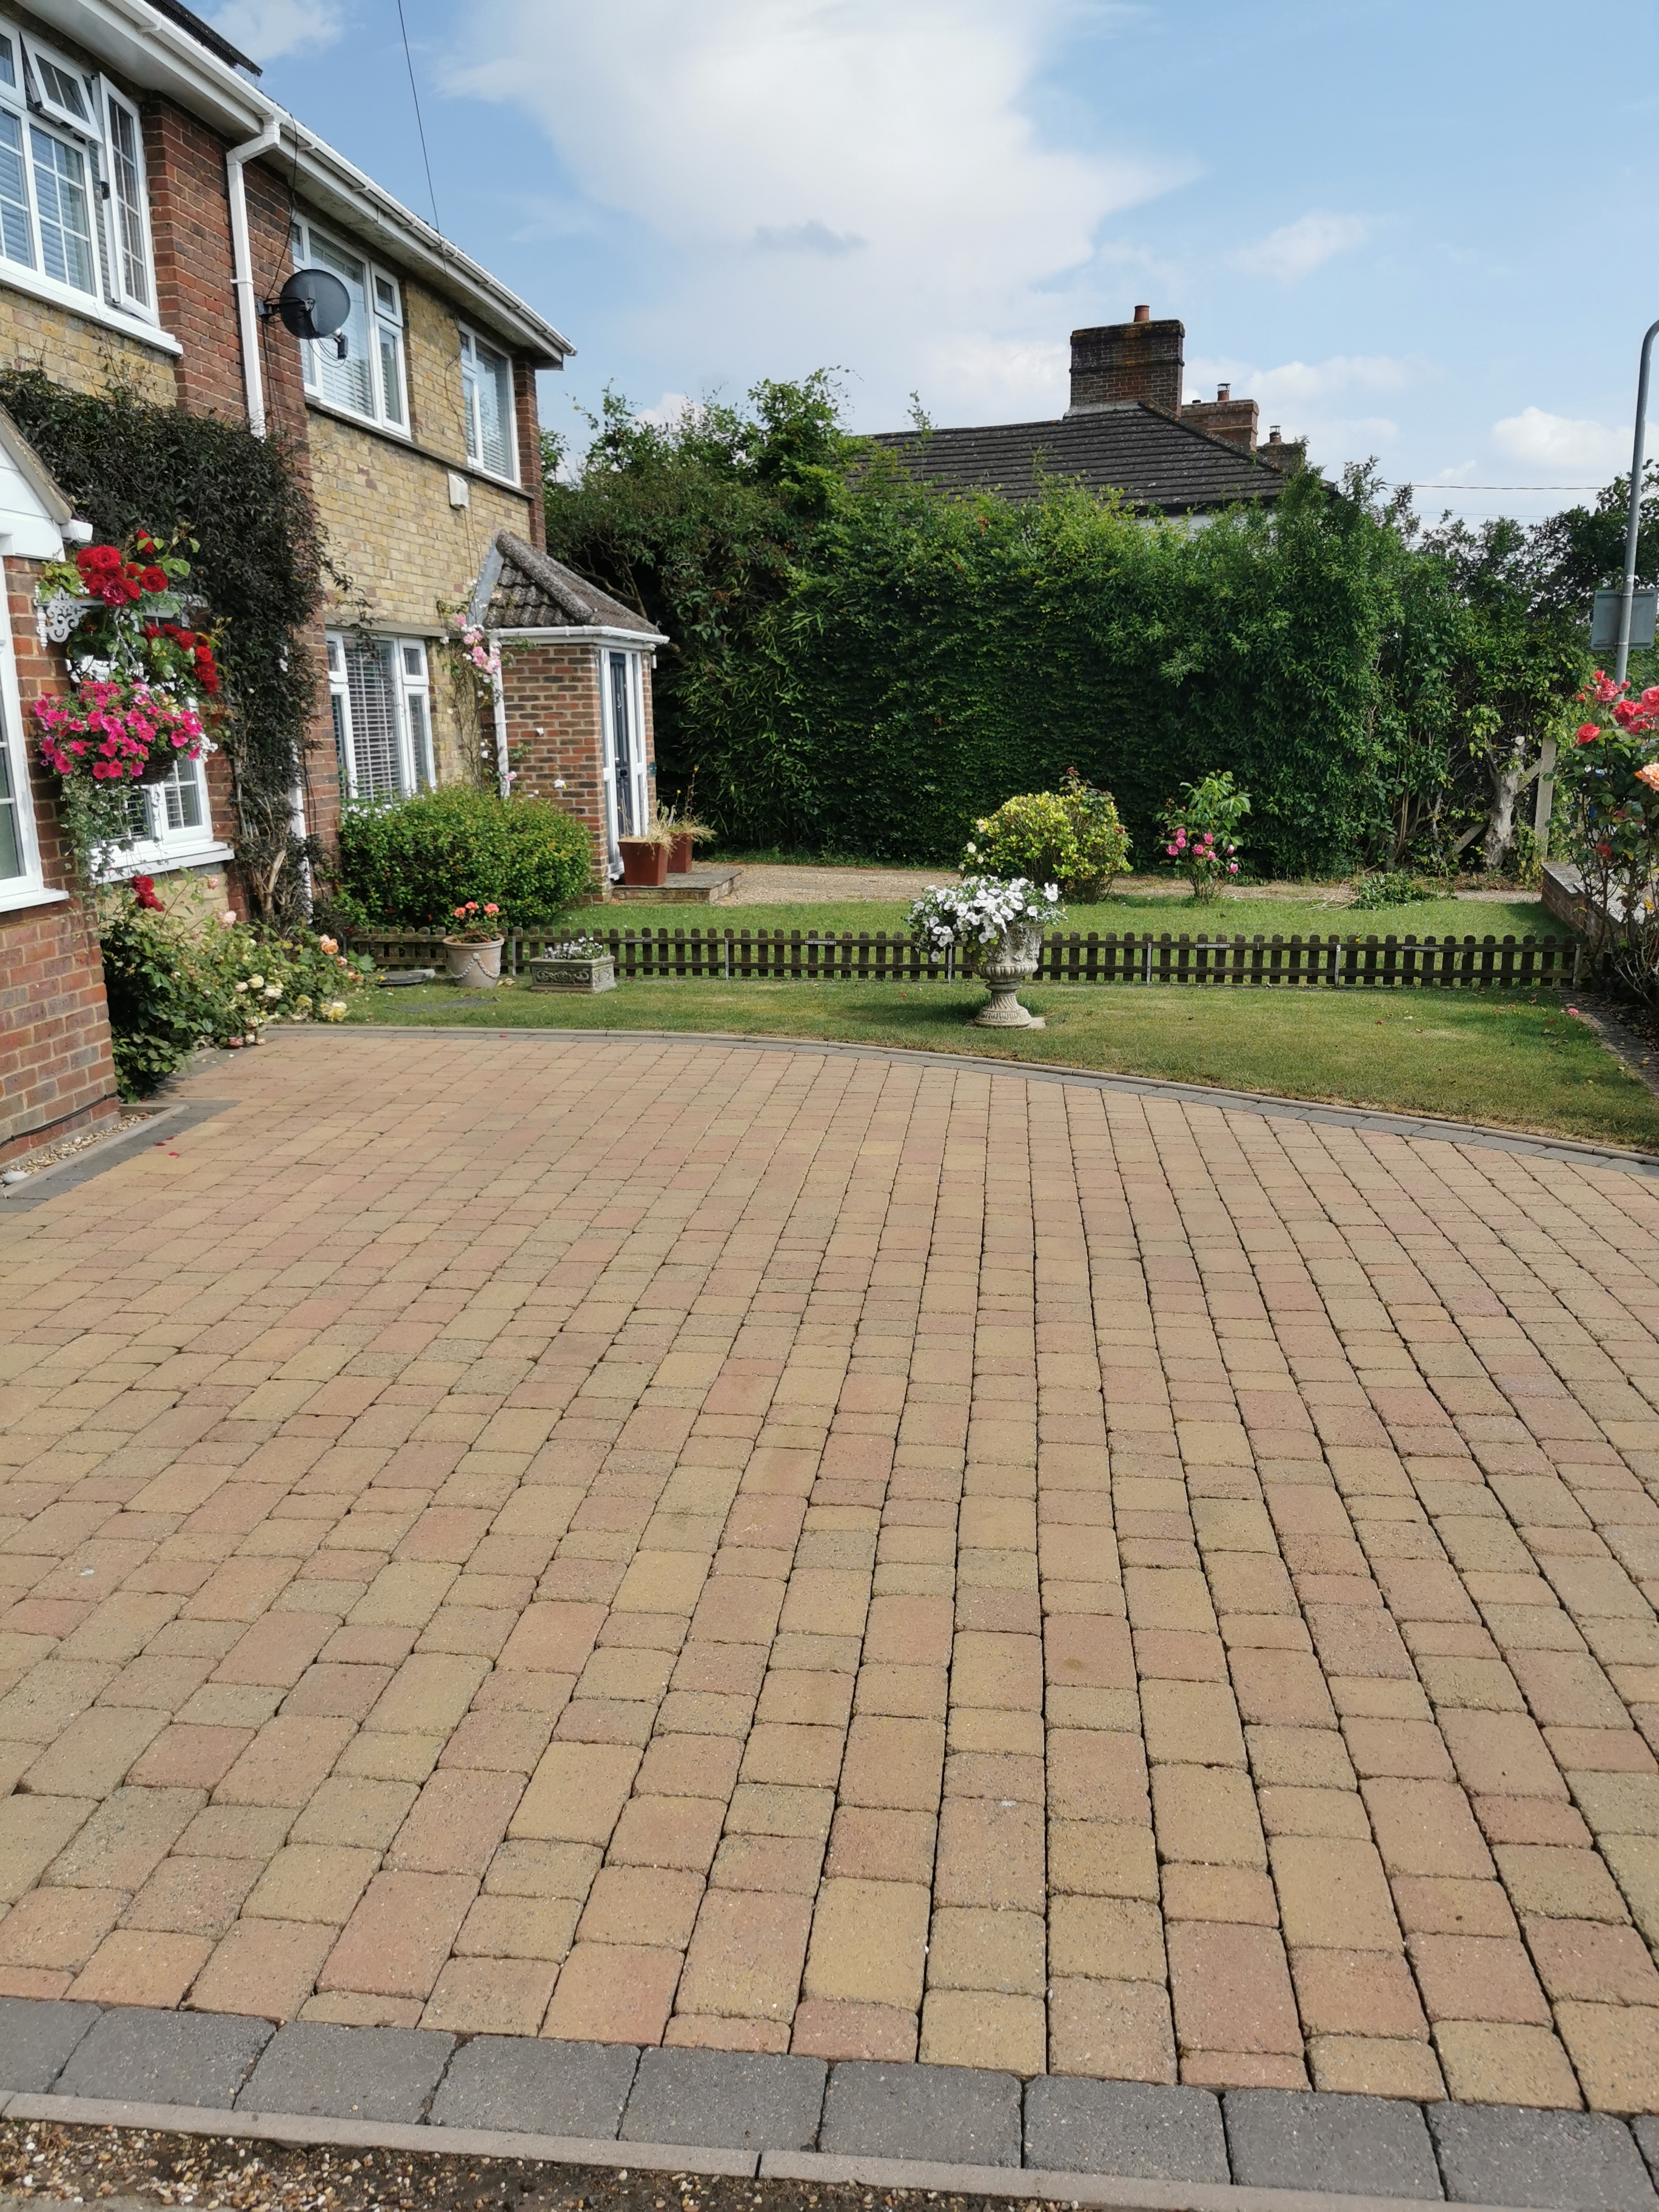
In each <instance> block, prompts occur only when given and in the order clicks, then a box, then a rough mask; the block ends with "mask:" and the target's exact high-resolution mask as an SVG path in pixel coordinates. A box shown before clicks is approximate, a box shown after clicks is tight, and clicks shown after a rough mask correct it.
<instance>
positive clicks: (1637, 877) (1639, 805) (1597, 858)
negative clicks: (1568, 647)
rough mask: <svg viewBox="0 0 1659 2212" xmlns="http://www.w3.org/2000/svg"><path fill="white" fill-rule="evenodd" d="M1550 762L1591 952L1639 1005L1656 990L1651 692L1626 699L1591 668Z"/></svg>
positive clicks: (1658, 930)
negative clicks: (1562, 745)
mask: <svg viewBox="0 0 1659 2212" xmlns="http://www.w3.org/2000/svg"><path fill="white" fill-rule="evenodd" d="M1578 703H1579V704H1580V705H1581V706H1587V707H1589V708H1590V709H1591V718H1590V719H1589V720H1585V721H1583V722H1581V723H1580V724H1579V725H1578V727H1577V731H1576V732H1574V738H1575V742H1574V743H1573V744H1571V745H1569V746H1568V747H1567V748H1566V749H1565V751H1564V752H1563V753H1562V755H1561V757H1560V759H1559V761H1558V763H1557V764H1556V770H1555V778H1556V783H1555V787H1556V799H1557V804H1558V805H1559V807H1560V808H1561V810H1562V813H1563V815H1564V817H1565V838H1564V841H1563V842H1564V844H1565V849H1566V851H1567V852H1568V854H1570V855H1571V858H1572V859H1573V860H1575V861H1576V862H1577V865H1578V869H1579V872H1580V873H1581V874H1582V876H1583V879H1584V890H1585V893H1586V895H1587V896H1586V903H1587V905H1588V908H1589V921H1588V926H1587V928H1586V932H1585V934H1586V937H1587V939H1588V941H1589V948H1590V951H1592V953H1593V954H1595V956H1596V957H1599V958H1605V959H1606V960H1607V961H1608V963H1610V964H1611V966H1612V968H1613V972H1614V974H1615V975H1618V976H1619V977H1620V980H1621V981H1623V982H1625V983H1626V984H1627V985H1628V986H1629V987H1631V988H1632V990H1635V991H1638V992H1640V993H1641V994H1642V995H1643V996H1644V998H1652V997H1654V996H1655V995H1656V988H1659V802H1656V796H1655V794H1656V793H1659V684H1651V685H1650V686H1649V687H1648V689H1647V690H1644V691H1643V692H1641V693H1640V694H1639V695H1638V696H1635V697H1632V695H1631V687H1630V685H1629V684H1617V683H1615V682H1614V681H1613V678H1612V677H1610V676H1608V675H1606V674H1605V673H1604V672H1603V671H1601V669H1599V668H1598V669H1597V670H1596V671H1595V678H1594V679H1593V680H1592V682H1591V683H1590V684H1589V687H1588V689H1587V690H1583V691H1581V692H1580V693H1579V694H1578Z"/></svg>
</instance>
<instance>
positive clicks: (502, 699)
mask: <svg viewBox="0 0 1659 2212" xmlns="http://www.w3.org/2000/svg"><path fill="white" fill-rule="evenodd" d="M490 643H491V644H492V645H494V643H495V639H494V638H493V637H492V638H491V639H490ZM489 686H490V690H492V691H493V692H494V693H495V781H496V786H497V787H498V789H499V790H500V792H501V797H502V798H503V799H511V798H512V796H513V781H512V778H511V777H510V776H509V775H508V774H507V690H506V687H505V685H504V684H502V682H501V671H500V669H499V668H498V669H497V670H496V671H495V674H494V675H493V676H492V677H491V678H490V679H489Z"/></svg>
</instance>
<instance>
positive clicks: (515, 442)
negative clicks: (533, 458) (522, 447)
mask: <svg viewBox="0 0 1659 2212" xmlns="http://www.w3.org/2000/svg"><path fill="white" fill-rule="evenodd" d="M458 327H459V331H460V352H461V417H462V420H463V422H465V426H466V457H467V459H468V460H469V461H471V464H472V465H473V466H474V468H476V469H477V471H478V472H479V474H480V475H482V476H487V477H495V480H496V481H497V483H510V484H516V483H519V481H520V477H519V410H518V404H517V401H518V394H517V392H516V390H515V379H514V376H513V356H512V355H511V354H510V353H508V352H507V351H506V350H505V349H504V348H502V347H501V346H498V345H494V344H492V343H490V342H489V340H488V339H487V338H483V337H479V335H478V333H477V331H475V330H474V329H473V328H472V326H471V324H470V323H462V324H460V325H459V326H458ZM480 351H483V352H484V353H487V354H489V355H491V356H493V357H494V358H495V360H497V361H499V362H501V363H502V364H503V365H504V366H505V368H506V370H507V468H506V469H505V470H504V471H503V470H499V469H493V468H491V466H490V465H489V462H488V461H487V460H485V459H484V451H483V420H482V418H481V416H480V414H479V410H478V378H479V375H480V373H481V371H480V367H479V362H478V355H479V353H480Z"/></svg>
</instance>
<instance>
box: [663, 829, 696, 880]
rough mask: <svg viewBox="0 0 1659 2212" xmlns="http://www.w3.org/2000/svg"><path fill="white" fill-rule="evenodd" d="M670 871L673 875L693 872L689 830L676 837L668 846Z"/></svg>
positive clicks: (684, 874)
mask: <svg viewBox="0 0 1659 2212" xmlns="http://www.w3.org/2000/svg"><path fill="white" fill-rule="evenodd" d="M668 872H669V874H670V875H671V876H689V875H690V872H691V832H690V830H689V829H688V830H686V831H684V833H683V834H682V835H681V836H678V837H676V838H675V840H674V842H673V843H672V844H671V846H670V847H669V848H668Z"/></svg>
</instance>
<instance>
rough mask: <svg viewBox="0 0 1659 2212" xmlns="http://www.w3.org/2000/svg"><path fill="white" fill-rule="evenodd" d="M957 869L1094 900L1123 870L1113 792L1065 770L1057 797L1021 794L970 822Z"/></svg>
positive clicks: (1123, 843)
mask: <svg viewBox="0 0 1659 2212" xmlns="http://www.w3.org/2000/svg"><path fill="white" fill-rule="evenodd" d="M962 865H963V869H964V870H965V871H968V872H971V873H977V874H981V875H993V876H1000V877H1003V878H1014V877H1018V876H1024V878H1026V879H1027V881H1028V882H1030V883H1034V884H1059V885H1060V894H1061V896H1062V897H1065V898H1069V899H1080V900H1084V901H1089V900H1093V899H1098V898H1103V897H1104V896H1105V894H1106V893H1107V892H1108V891H1109V890H1110V889H1111V884H1112V878H1113V877H1114V876H1121V875H1122V874H1124V873H1125V872H1126V871H1127V868H1128V866H1129V837H1128V832H1127V830H1126V829H1124V827H1123V824H1122V823H1121V822H1120V821H1119V820H1118V818H1117V808H1116V806H1115V805H1114V803H1113V799H1112V794H1111V793H1110V792H1109V791H1097V790H1096V789H1095V787H1094V786H1093V785H1092V784H1090V783H1085V781H1083V779H1082V777H1081V776H1079V774H1078V773H1077V770H1076V769H1067V770H1066V781H1065V782H1064V784H1063V785H1062V787H1060V790H1058V791H1028V792H1024V793H1021V794H1020V795H1019V796H1018V798H1015V799H1005V800H1004V801H1003V803H1002V805H1000V806H999V807H998V809H997V811H996V812H995V813H994V814H988V815H987V816H985V817H983V819H981V821H978V822H975V824H974V834H973V836H972V837H971V838H970V839H969V842H968V844H967V846H966V848H965V849H964V851H963V862H962Z"/></svg>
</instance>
